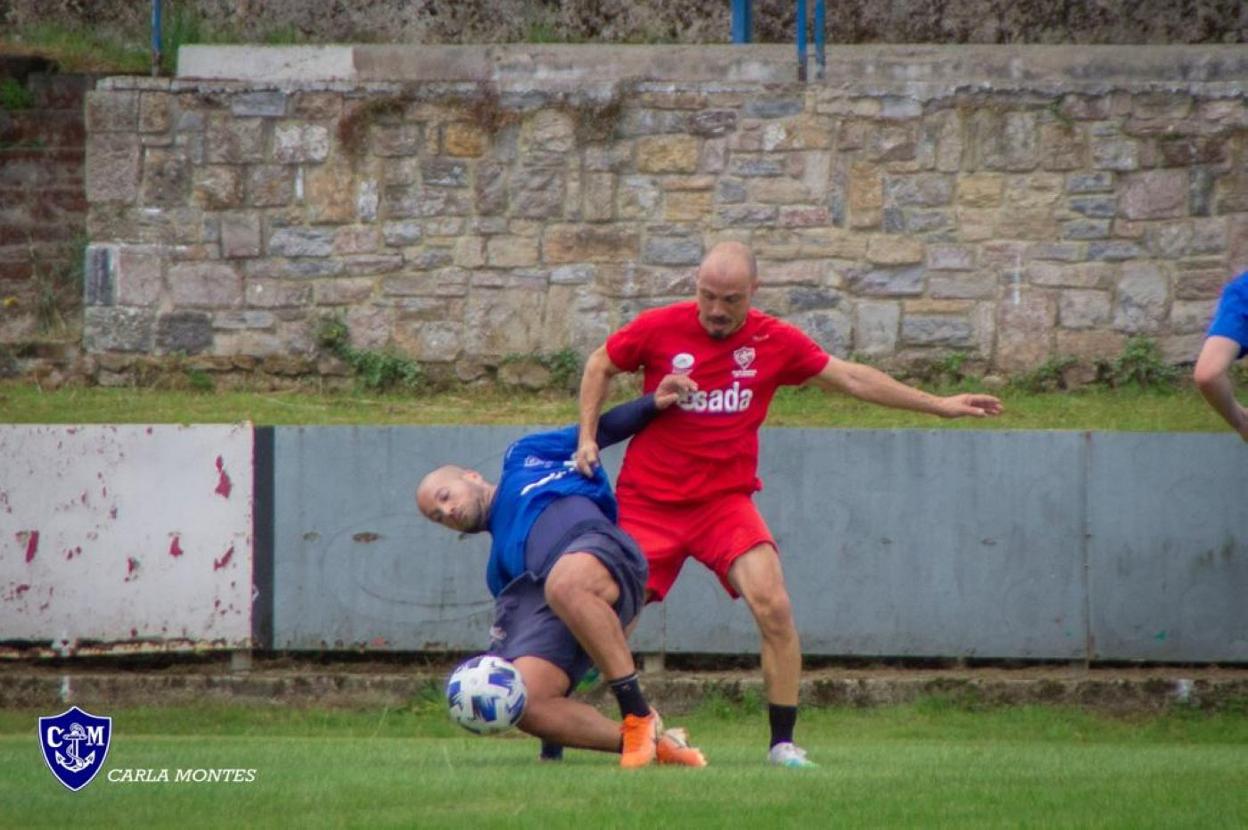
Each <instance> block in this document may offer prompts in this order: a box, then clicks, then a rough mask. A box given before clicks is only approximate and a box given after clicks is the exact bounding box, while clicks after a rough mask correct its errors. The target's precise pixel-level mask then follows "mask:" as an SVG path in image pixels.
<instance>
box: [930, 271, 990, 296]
mask: <svg viewBox="0 0 1248 830" xmlns="http://www.w3.org/2000/svg"><path fill="white" fill-rule="evenodd" d="M927 295H928V296H929V297H931V298H933V299H938V300H941V299H949V300H991V299H994V298H995V297H996V296H997V275H996V273H995V272H993V271H987V270H983V271H949V272H936V273H932V274H930V275H929V276H928V280H927Z"/></svg>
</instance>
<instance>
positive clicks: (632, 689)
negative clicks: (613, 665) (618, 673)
mask: <svg viewBox="0 0 1248 830" xmlns="http://www.w3.org/2000/svg"><path fill="white" fill-rule="evenodd" d="M611 691H612V692H615V699H616V701H617V702H618V703H619V704H620V717H624V716H625V715H636V716H637V717H639V718H644V717H646V716H647V715H649V714H650V704H649V703H646V696H645V695H643V694H642V693H641V681H639V680H638V679H637V672H633V673H632V674H630V675H628V676H627V677H620V678H617V679H615V680H612V681H611Z"/></svg>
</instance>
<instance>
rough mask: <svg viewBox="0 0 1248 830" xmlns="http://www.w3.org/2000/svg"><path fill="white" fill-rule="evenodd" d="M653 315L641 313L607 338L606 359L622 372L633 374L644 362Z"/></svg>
mask: <svg viewBox="0 0 1248 830" xmlns="http://www.w3.org/2000/svg"><path fill="white" fill-rule="evenodd" d="M652 320H653V315H651V314H646V313H642V314H640V315H638V317H637V318H636V319H634V320H633V321H632V322H631V323H629V324H627V325H626V326H624V327H623V328H621V329H620V330H619V331H617V332H615V333H614V334H612V335H611V336H610V337H608V338H607V357H609V358H611V362H612V363H614V364H615V367H616V368H617V369H619V370H620V371H623V372H635V371H637V370H638V369H639V368H641V367H642V366H643V365H644V364H645V362H646V360H645V358H646V343H647V342H648V341H649V339H650V333H651V328H652V326H651V321H652Z"/></svg>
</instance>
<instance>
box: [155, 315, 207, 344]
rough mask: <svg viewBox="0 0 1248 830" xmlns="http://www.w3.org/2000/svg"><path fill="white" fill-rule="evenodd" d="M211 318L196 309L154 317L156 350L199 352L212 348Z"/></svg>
mask: <svg viewBox="0 0 1248 830" xmlns="http://www.w3.org/2000/svg"><path fill="white" fill-rule="evenodd" d="M212 341H213V334H212V318H211V317H210V316H209V315H207V314H205V313H203V312H198V311H175V312H172V313H170V314H162V315H160V316H159V317H157V318H156V351H157V352H163V353H165V354H170V353H173V352H180V353H182V354H188V355H191V354H200V353H202V352H206V351H209V350H210V349H211V348H212Z"/></svg>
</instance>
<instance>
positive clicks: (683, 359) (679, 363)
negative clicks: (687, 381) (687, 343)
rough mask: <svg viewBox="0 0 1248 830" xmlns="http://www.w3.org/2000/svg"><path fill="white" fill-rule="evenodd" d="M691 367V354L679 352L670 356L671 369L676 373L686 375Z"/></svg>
mask: <svg viewBox="0 0 1248 830" xmlns="http://www.w3.org/2000/svg"><path fill="white" fill-rule="evenodd" d="M692 369H693V355H691V354H689V352H681V353H680V354H678V355H676V356H675V357H673V358H672V371H673V372H675V373H676V374H678V375H687V374H689V372H690V371H692Z"/></svg>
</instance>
